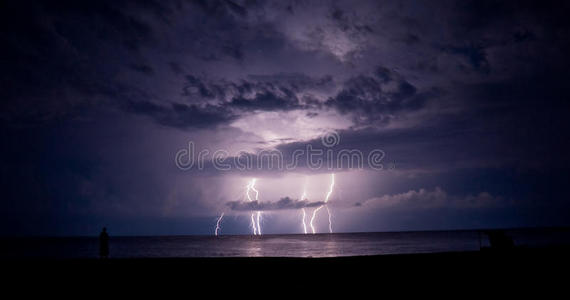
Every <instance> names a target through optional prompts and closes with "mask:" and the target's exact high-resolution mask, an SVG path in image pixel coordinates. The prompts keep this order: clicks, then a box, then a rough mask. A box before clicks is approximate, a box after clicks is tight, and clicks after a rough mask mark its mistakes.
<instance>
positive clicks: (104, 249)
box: [99, 227, 109, 258]
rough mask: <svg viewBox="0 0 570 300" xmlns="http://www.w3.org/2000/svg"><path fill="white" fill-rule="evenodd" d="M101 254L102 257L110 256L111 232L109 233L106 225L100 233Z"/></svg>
mask: <svg viewBox="0 0 570 300" xmlns="http://www.w3.org/2000/svg"><path fill="white" fill-rule="evenodd" d="M99 256H100V257H101V258H108V257H109V234H107V228H105V227H103V231H101V234H99Z"/></svg>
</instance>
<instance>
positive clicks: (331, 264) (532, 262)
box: [0, 246, 570, 277]
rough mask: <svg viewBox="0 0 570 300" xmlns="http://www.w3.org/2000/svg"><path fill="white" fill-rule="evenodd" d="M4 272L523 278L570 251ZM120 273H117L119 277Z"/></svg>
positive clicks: (48, 262) (189, 261)
mask: <svg viewBox="0 0 570 300" xmlns="http://www.w3.org/2000/svg"><path fill="white" fill-rule="evenodd" d="M0 262H1V264H2V265H3V266H4V269H5V270H10V271H12V272H16V273H17V272H18V271H19V270H25V271H26V272H29V271H31V270H34V271H35V272H36V273H38V274H39V273H42V272H44V271H47V272H50V271H65V272H71V273H73V274H84V275H89V274H100V273H105V274H107V275H109V276H113V273H114V272H118V273H125V274H129V275H132V276H135V277H136V276H138V275H141V273H139V272H143V274H144V273H148V272H149V271H156V272H159V273H162V272H171V273H177V272H184V271H185V270H195V271H199V272H203V273H205V274H206V273H208V274H211V273H218V272H224V273H225V274H226V275H227V274H234V275H239V274H242V273H260V274H264V273H275V272H295V271H301V270H305V271H307V270H310V271H311V272H314V273H316V274H319V273H321V274H326V273H327V272H330V271H334V270H339V269H343V270H348V271H350V272H354V274H358V272H360V271H361V270H365V269H373V268H380V269H382V270H384V271H389V272H391V273H393V274H397V273H400V272H401V271H403V270H406V272H408V271H411V270H413V271H414V272H416V273H425V274H427V273H431V272H435V271H448V272H454V273H456V274H462V275H469V274H472V275H473V274H487V275H492V274H493V273H496V272H499V273H503V274H511V275H515V276H516V275H517V274H518V275H521V273H519V272H522V274H527V273H529V272H528V271H530V270H543V271H546V270H548V269H550V268H557V269H558V268H560V269H564V271H566V270H568V267H570V246H560V247H548V248H518V249H514V250H504V251H497V250H487V251H467V252H446V253H420V254H388V255H373V256H345V257H342V256H341V257H323V258H297V257H211V258H198V257H196V258H193V257H189V258H120V259H119V258H108V259H42V258H31V259H24V258H21V259H0ZM115 274H116V273H115Z"/></svg>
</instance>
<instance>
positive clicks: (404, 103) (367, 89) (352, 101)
mask: <svg viewBox="0 0 570 300" xmlns="http://www.w3.org/2000/svg"><path fill="white" fill-rule="evenodd" d="M436 95H437V93H436V91H434V90H431V91H426V92H421V93H418V91H417V88H416V87H415V86H413V85H412V84H411V83H409V82H408V81H406V80H405V79H404V78H402V76H401V75H399V74H398V73H397V72H394V71H391V70H388V69H386V68H384V67H378V68H377V69H376V71H375V72H374V74H373V75H360V76H357V77H353V78H350V79H349V80H347V81H346V82H345V83H344V85H343V89H342V90H341V91H340V92H339V93H338V94H337V95H336V96H334V97H332V98H330V99H329V100H328V101H327V102H326V105H327V106H330V107H333V108H335V109H336V110H338V111H339V112H340V113H342V114H353V115H354V120H355V122H356V123H361V124H362V123H364V124H374V123H375V122H379V123H387V122H388V121H389V120H390V119H391V118H392V117H393V116H394V115H395V114H398V113H405V112H408V111H415V110H419V109H421V108H422V107H424V105H425V104H426V102H427V101H428V100H429V99H430V98H434V97H435V96H436Z"/></svg>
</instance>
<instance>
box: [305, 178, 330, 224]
mask: <svg viewBox="0 0 570 300" xmlns="http://www.w3.org/2000/svg"><path fill="white" fill-rule="evenodd" d="M333 188H334V173H333V174H331V185H330V186H329V191H328V192H327V195H326V197H325V204H323V205H321V206H319V207H317V208H316V209H315V210H313V216H312V217H311V222H310V223H309V225H311V230H312V231H313V234H314V233H316V230H315V226H314V225H313V222H314V221H315V217H316V216H317V213H318V212H319V210H321V208H323V207H326V209H327V212H328V214H329V232H330V233H332V220H331V211H330V210H329V207H328V206H326V205H327V203H328V202H329V198H330V197H331V194H332V192H333Z"/></svg>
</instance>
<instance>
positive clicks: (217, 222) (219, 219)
mask: <svg viewBox="0 0 570 300" xmlns="http://www.w3.org/2000/svg"><path fill="white" fill-rule="evenodd" d="M223 217H224V213H222V214H221V215H220V217H219V218H218V221H216V230H215V231H214V234H215V235H216V236H218V232H220V222H221V221H222V218H223Z"/></svg>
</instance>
